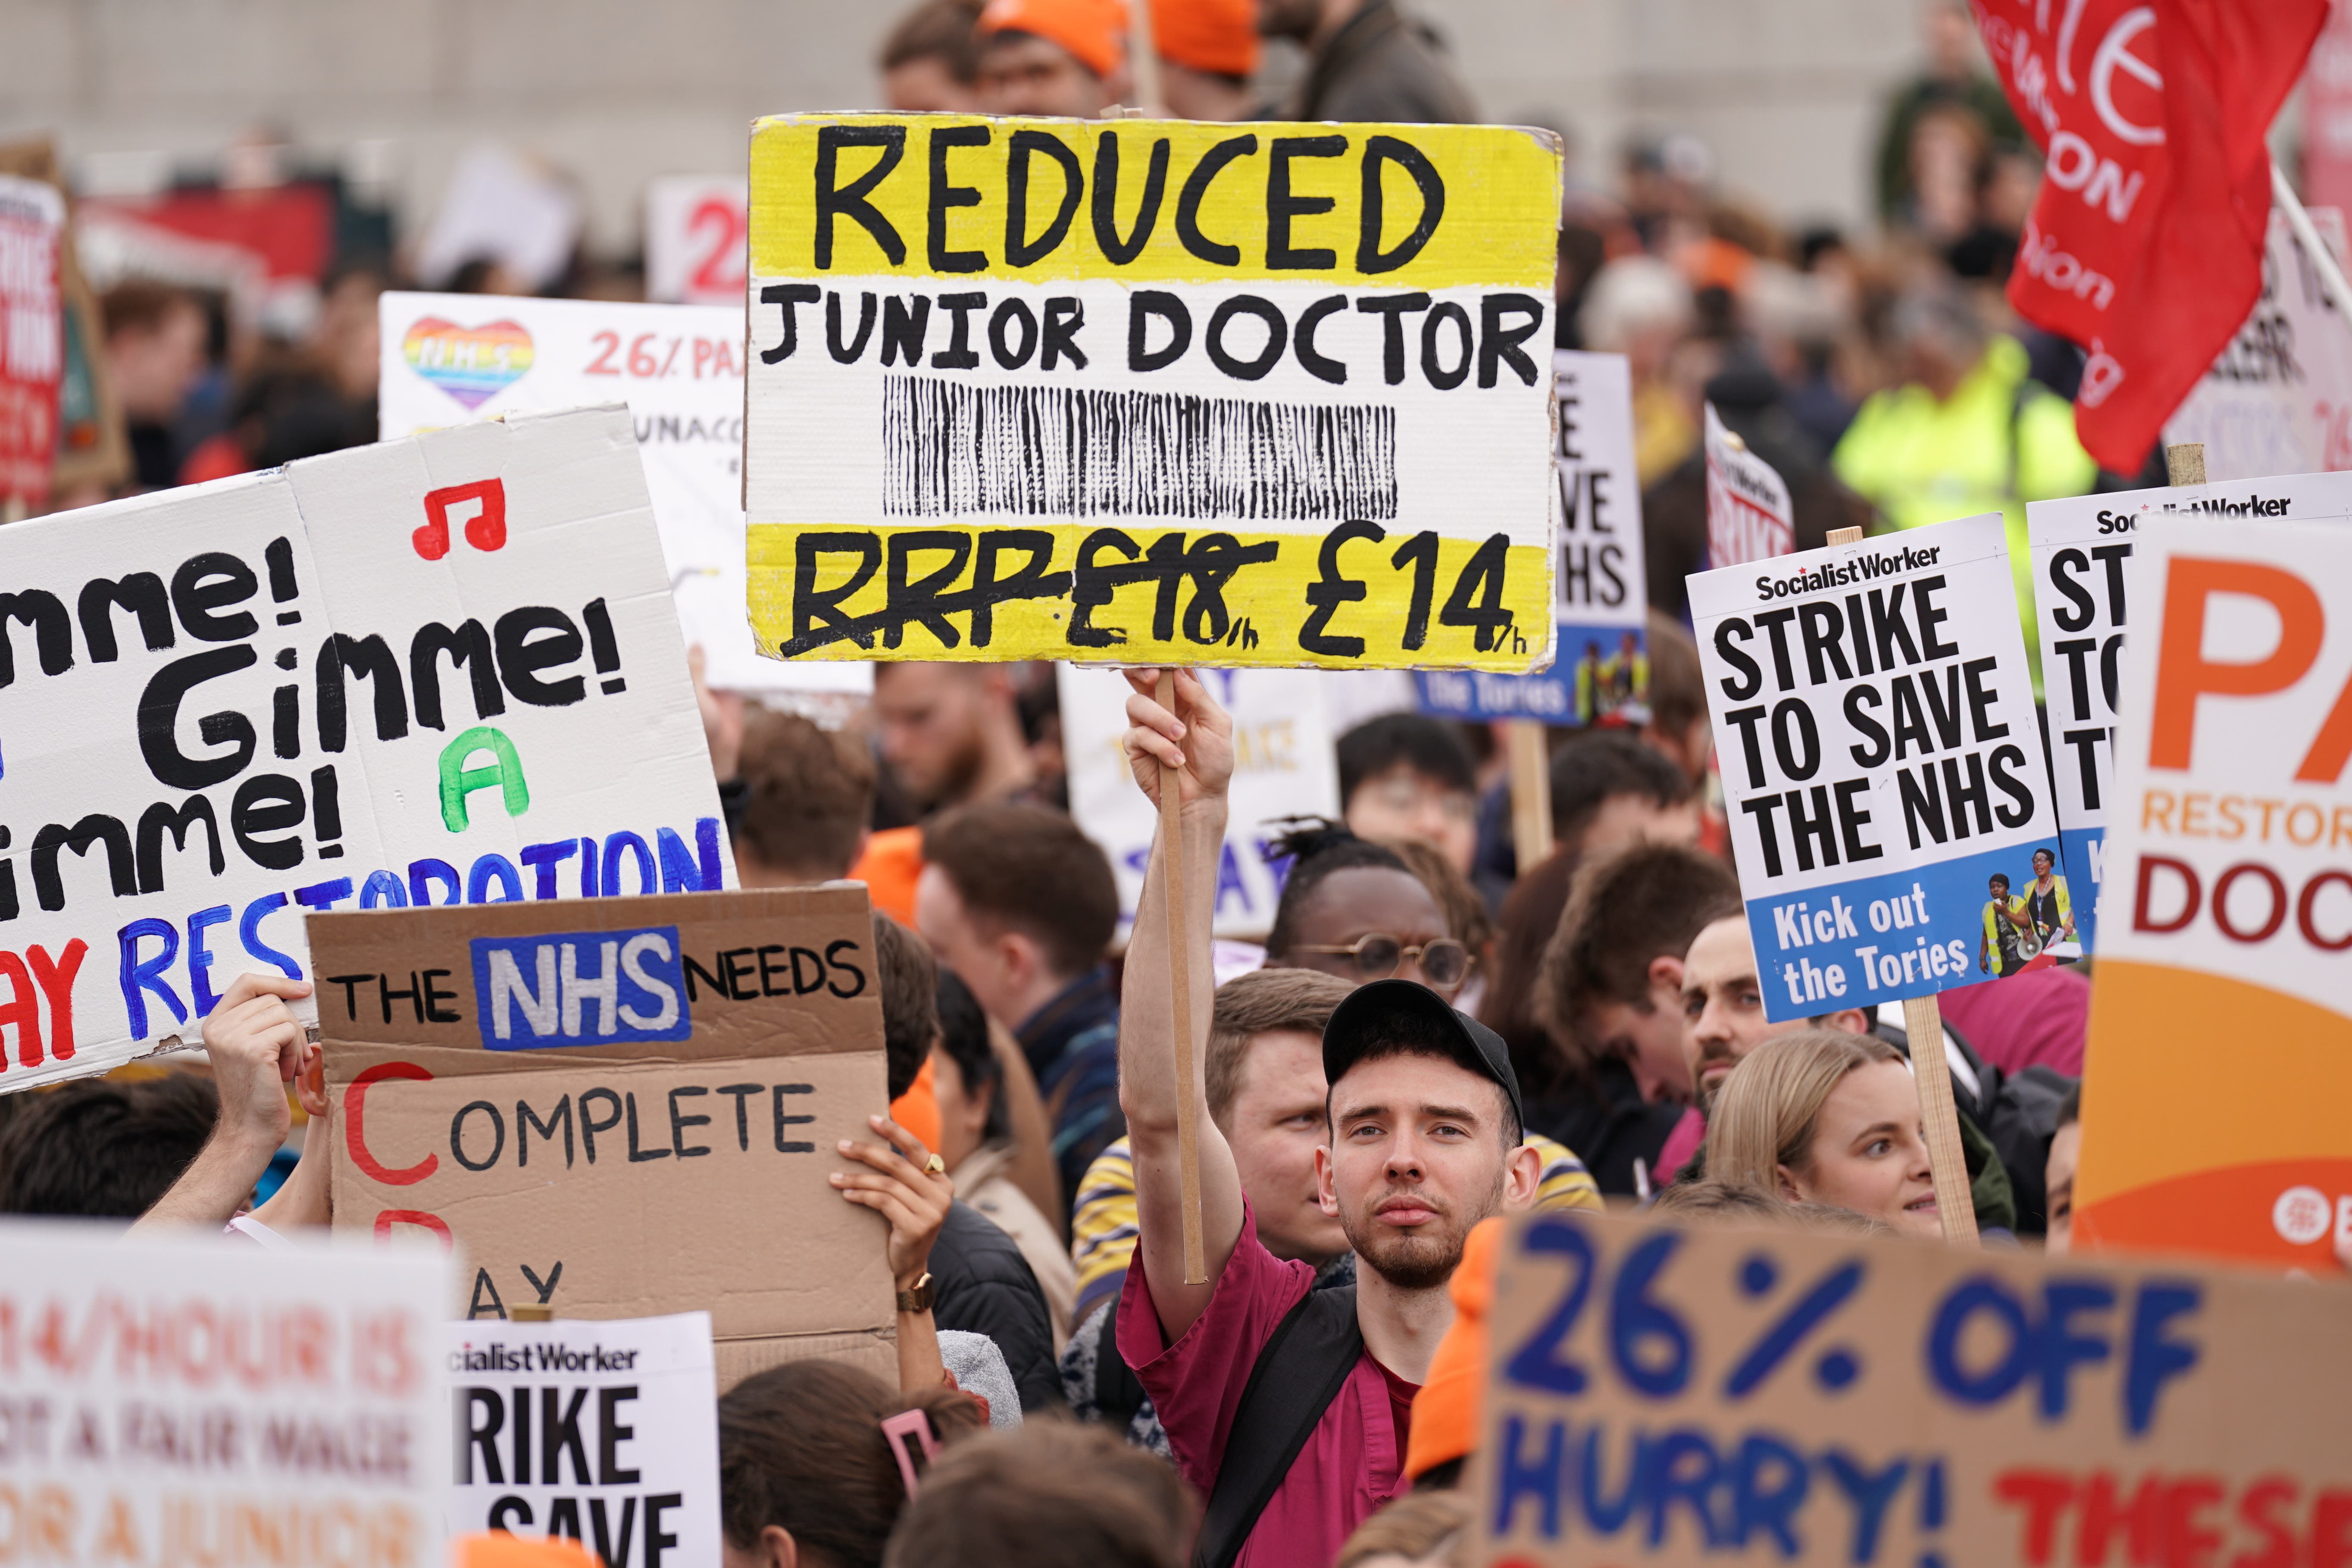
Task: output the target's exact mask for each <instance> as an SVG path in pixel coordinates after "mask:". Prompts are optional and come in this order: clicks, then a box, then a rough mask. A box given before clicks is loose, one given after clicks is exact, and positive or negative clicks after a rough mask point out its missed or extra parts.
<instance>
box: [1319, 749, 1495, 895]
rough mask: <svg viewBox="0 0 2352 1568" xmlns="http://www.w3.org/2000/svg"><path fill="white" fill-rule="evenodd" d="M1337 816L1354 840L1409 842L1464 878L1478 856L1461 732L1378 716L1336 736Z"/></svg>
mask: <svg viewBox="0 0 2352 1568" xmlns="http://www.w3.org/2000/svg"><path fill="white" fill-rule="evenodd" d="M1338 752H1339V811H1340V815H1341V816H1343V817H1345V818H1346V819H1347V823H1348V826H1349V829H1350V830H1352V831H1353V832H1354V833H1355V834H1356V835H1357V836H1358V837H1363V838H1371V839H1380V840H1387V839H1397V838H1412V839H1418V840H1419V841H1420V842H1422V843H1423V844H1426V845H1428V846H1429V847H1432V848H1433V849H1436V850H1439V851H1440V852H1442V853H1443V854H1444V856H1445V858H1447V859H1448V860H1451V861H1452V862H1453V863H1454V869H1456V870H1458V871H1463V872H1467V871H1468V870H1469V869H1470V863H1471V860H1472V858H1474V857H1475V855H1476V854H1477V850H1478V764H1477V763H1476V762H1475V760H1473V759H1472V757H1471V755H1470V748H1469V747H1468V746H1467V745H1465V743H1464V742H1463V740H1462V735H1461V732H1460V731H1457V730H1456V729H1454V726H1453V725H1451V724H1449V723H1447V722H1445V721H1444V720H1442V719H1432V718H1430V717H1429V716H1427V715H1426V714H1423V713H1383V714H1381V716H1380V717H1379V718H1377V719H1367V720H1365V721H1363V722H1362V723H1360V724H1359V725H1357V726H1356V727H1355V728H1354V729H1352V730H1350V731H1348V732H1347V733H1346V734H1344V735H1342V736H1340V737H1339V746H1338Z"/></svg>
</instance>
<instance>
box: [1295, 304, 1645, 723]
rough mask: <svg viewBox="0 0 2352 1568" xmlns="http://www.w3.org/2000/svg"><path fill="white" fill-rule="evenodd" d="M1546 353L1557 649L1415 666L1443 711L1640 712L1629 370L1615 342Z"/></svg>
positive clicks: (1509, 715) (1512, 714)
mask: <svg viewBox="0 0 2352 1568" xmlns="http://www.w3.org/2000/svg"><path fill="white" fill-rule="evenodd" d="M1551 358H1552V401H1553V405H1554V406H1555V407H1556V408H1557V409H1558V410H1559V427H1558V432H1557V436H1556V437H1555V440H1554V443H1553V458H1554V461H1553V468H1554V471H1555V473H1556V475H1557V476H1558V479H1559V511H1560V528H1559V554H1558V557H1557V559H1555V560H1554V562H1553V563H1552V586H1553V589H1554V592H1555V595H1556V597H1555V602H1554V604H1553V621H1554V628H1553V632H1552V637H1553V641H1554V642H1555V644H1556V645H1557V646H1558V647H1559V654H1558V657H1557V658H1555V659H1554V660H1553V663H1552V667H1551V668H1549V670H1546V671H1545V672H1544V673H1543V674H1541V675H1519V676H1514V675H1487V674H1486V673H1484V672H1482V671H1475V670H1451V669H1446V670H1434V669H1433V670H1422V671H1417V672H1416V673H1415V674H1414V676H1413V679H1414V681H1415V682H1416V684H1417V685H1418V686H1419V689H1420V692H1421V709H1422V711H1423V712H1424V713H1434V714H1438V715H1440V716H1442V717H1444V718H1448V719H1536V720H1540V721H1543V722H1545V723H1547V724H1591V723H1594V722H1602V723H1606V722H1612V721H1613V722H1616V723H1621V724H1644V723H1647V722H1648V721H1649V717H1650V691H1649V667H1650V660H1649V651H1648V649H1649V634H1648V620H1647V617H1648V614H1649V608H1650V595H1649V581H1650V580H1649V575H1648V567H1647V563H1646V560H1645V557H1644V555H1643V549H1642V481H1641V477H1640V474H1639V472H1638V471H1637V470H1636V468H1635V466H1634V462H1633V380H1632V376H1631V374H1630V373H1629V371H1628V370H1627V367H1626V363H1625V356H1624V355H1623V354H1600V353H1582V352H1580V351H1579V350H1575V349H1558V350H1555V351H1554V352H1553V353H1552V356H1551ZM1350 679H1353V678H1350ZM1340 731H1341V732H1342V733H1345V732H1346V726H1345V725H1341V726H1340Z"/></svg>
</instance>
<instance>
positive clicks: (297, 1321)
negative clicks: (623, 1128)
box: [0, 1221, 451, 1568]
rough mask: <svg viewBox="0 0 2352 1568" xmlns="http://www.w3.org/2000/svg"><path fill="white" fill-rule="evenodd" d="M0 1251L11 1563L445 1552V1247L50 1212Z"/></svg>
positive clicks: (3, 1451)
mask: <svg viewBox="0 0 2352 1568" xmlns="http://www.w3.org/2000/svg"><path fill="white" fill-rule="evenodd" d="M0 1258H6V1260H7V1266H6V1268H0V1553H5V1557H6V1559H7V1560H8V1561H9V1562H12V1563H158V1564H160V1563H299V1564H303V1565H305V1568H310V1565H312V1564H318V1565H321V1568H323V1565H324V1564H328V1563H354V1564H357V1563H365V1564H368V1565H370V1568H442V1565H443V1564H445V1563H446V1562H447V1557H446V1554H445V1552H444V1551H443V1547H442V1533H441V1528H442V1494H443V1493H444V1491H445V1490H446V1479H447V1477H448V1474H449V1468H448V1466H449V1459H448V1453H449V1448H448V1445H449V1378H448V1374H447V1373H446V1372H445V1371H444V1370H443V1365H442V1359H441V1357H440V1356H439V1355H437V1354H436V1351H437V1350H438V1348H439V1345H440V1342H441V1319H442V1317H443V1315H444V1314H445V1313H446V1310H447V1304H448V1300H449V1294H450V1284H451V1281H450V1268H449V1265H448V1262H447V1260H446V1259H445V1258H440V1257H438V1256H436V1255H435V1254H433V1253H432V1252H431V1251H430V1250H428V1249H425V1248H412V1247H402V1248H399V1249H397V1250H395V1251H373V1250H371V1251H362V1250H360V1249H356V1248H354V1249H350V1250H344V1249H340V1248H339V1249H335V1250H332V1251H329V1250H324V1249H319V1250H312V1249H302V1250H298V1251H278V1250H274V1249H267V1248H263V1247H255V1246H253V1245H251V1244H250V1243H248V1242H245V1241H243V1240H241V1239H236V1238H231V1239H228V1240H223V1239H221V1238H220V1237H212V1236H193V1235H192V1236H187V1237H146V1236H141V1237H136V1238H132V1239H128V1240H126V1239H125V1238H124V1237H123V1236H122V1234H121V1230H120V1229H119V1228H116V1227H113V1226H105V1227H101V1226H63V1225H59V1224H58V1223H56V1222H54V1221H50V1222H42V1223H35V1224H26V1223H25V1222H22V1221H14V1222H9V1223H6V1224H0Z"/></svg>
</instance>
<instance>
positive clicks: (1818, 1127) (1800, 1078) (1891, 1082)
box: [1706, 1030, 1943, 1237]
mask: <svg viewBox="0 0 2352 1568" xmlns="http://www.w3.org/2000/svg"><path fill="white" fill-rule="evenodd" d="M1706 1173H1707V1176H1708V1177H1709V1179H1710V1180H1714V1181H1720V1182H1727V1183H1730V1184H1736V1185H1739V1186H1746V1187H1751V1188H1753V1189H1755V1190H1757V1191H1759V1192H1763V1193H1769V1194H1773V1195H1774V1196H1776V1197H1779V1198H1781V1199H1783V1200H1785V1201H1787V1202H1789V1203H1805V1204H1828V1205H1832V1206H1834V1207H1837V1208H1842V1209H1851V1210H1853V1212H1854V1213H1856V1214H1859V1215H1868V1216H1870V1217H1871V1218H1872V1219H1875V1220H1883V1221H1885V1223H1886V1225H1887V1226H1890V1227H1892V1228H1893V1229H1894V1230H1895V1231H1897V1232H1899V1233H1900V1234H1902V1235H1905V1236H1916V1237H1941V1236H1942V1235H1943V1224H1942V1219H1941V1216H1940V1215H1937V1212H1936V1186H1935V1183H1934V1181H1933V1180H1932V1179H1931V1178H1930V1177H1929V1175H1928V1172H1927V1134H1926V1131H1925V1129H1924V1128H1923V1126H1922V1124H1921V1121H1920V1118H1919V1094H1918V1089H1917V1088H1916V1086H1915V1085H1914V1084H1913V1082H1912V1080H1911V1065H1910V1063H1908V1062H1906V1061H1905V1060H1904V1059H1903V1055H1902V1053H1901V1052H1899V1051H1897V1050H1896V1049H1895V1047H1892V1046H1890V1045H1888V1044H1887V1043H1886V1042H1885V1041H1884V1040H1881V1039H1878V1038H1875V1037H1872V1036H1869V1035H1845V1034H1833V1033H1831V1032H1829V1031H1827V1030H1806V1031H1804V1032H1803V1033H1801V1034H1794V1035H1783V1036H1781V1037H1780V1038H1779V1039H1776V1040H1768V1041H1766V1042H1765V1043H1764V1044H1762V1045H1760V1046H1758V1047H1756V1048H1755V1049H1754V1050H1752V1051H1750V1052H1748V1055H1747V1056H1746V1057H1745V1058H1742V1059H1741V1061H1740V1063H1739V1065H1738V1067H1737V1068H1734V1069H1733V1070H1732V1072H1731V1075H1730V1076H1729V1077H1728V1078H1727V1079H1724V1081H1723V1087H1722V1089H1719V1090H1717V1095H1716V1101H1715V1114H1714V1115H1712V1116H1711V1117H1709V1118H1708V1119H1707V1129H1706Z"/></svg>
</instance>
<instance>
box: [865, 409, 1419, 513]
mask: <svg viewBox="0 0 2352 1568" xmlns="http://www.w3.org/2000/svg"><path fill="white" fill-rule="evenodd" d="M882 459H883V489H882V510H883V511H884V512H885V513H886V514H887V515H889V516H892V517H957V516H965V515H972V514H982V513H996V514H1010V515H1012V516H1015V517H1105V516H1111V517H1116V516H1126V517H1177V518H1201V519H1219V518H1233V519H1245V520H1251V521H1270V522H1339V521H1344V520H1346V519H1349V518H1363V519H1367V520H1374V521H1378V520H1382V519H1392V518H1394V517H1395V516H1396V515H1397V479H1396V410H1395V409H1393V408H1388V407H1381V406H1375V405H1323V404H1305V403H1257V402H1251V401H1248V400H1245V399H1241V398H1232V397H1197V396H1192V395H1188V394H1181V393H1164V392H1087V391H1078V390H1075V389H1071V388H1066V387H1053V386H1039V387H1031V386H970V385H966V384H962V383H960V382H951V381H943V380H940V379H938V378H936V377H933V376H921V375H892V376H885V377H884V378H883V390H882Z"/></svg>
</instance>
